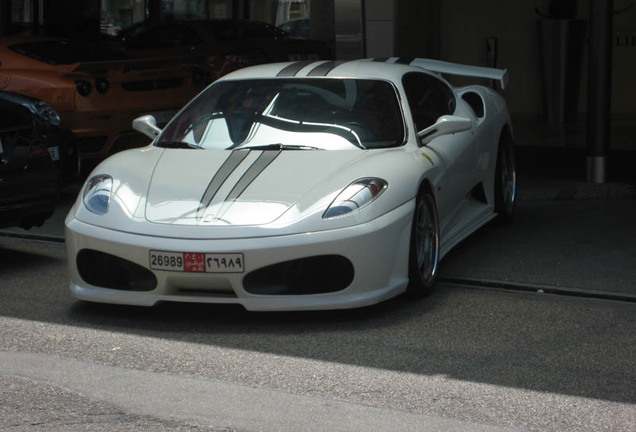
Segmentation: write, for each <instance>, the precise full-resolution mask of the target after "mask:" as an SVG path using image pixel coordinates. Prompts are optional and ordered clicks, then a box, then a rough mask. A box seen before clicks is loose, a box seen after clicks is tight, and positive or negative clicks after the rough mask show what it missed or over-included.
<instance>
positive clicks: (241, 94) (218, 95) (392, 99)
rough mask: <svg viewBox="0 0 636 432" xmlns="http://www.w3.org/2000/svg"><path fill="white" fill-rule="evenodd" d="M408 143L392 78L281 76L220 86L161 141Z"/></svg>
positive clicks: (343, 146) (308, 145)
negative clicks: (379, 79) (386, 79)
mask: <svg viewBox="0 0 636 432" xmlns="http://www.w3.org/2000/svg"><path fill="white" fill-rule="evenodd" d="M403 143H404V122H403V120H402V115H401V111H400V105H399V102H398V98H397V95H396V92H395V89H394V88H393V86H392V85H391V84H390V83H388V82H386V81H377V80H356V79H335V78H295V79H282V78H276V79H256V80H242V81H224V82H219V83H217V84H214V85H212V86H211V87H209V88H208V89H207V90H205V91H204V92H203V93H202V94H200V95H199V96H198V97H197V98H196V99H195V100H194V101H193V102H191V103H190V104H189V105H188V106H187V107H186V108H185V109H184V110H183V111H182V112H181V113H179V115H178V116H177V117H175V118H174V119H173V120H172V121H171V122H170V124H169V125H168V126H167V127H166V129H165V130H164V131H163V133H162V134H161V136H160V137H159V139H158V140H157V142H156V143H155V145H157V146H160V147H178V148H186V147H188V148H189V147H193V148H204V149H240V148H255V147H261V148H262V149H278V150H282V149H319V150H350V149H354V148H360V149H371V148H387V147H396V146H400V145H402V144H403Z"/></svg>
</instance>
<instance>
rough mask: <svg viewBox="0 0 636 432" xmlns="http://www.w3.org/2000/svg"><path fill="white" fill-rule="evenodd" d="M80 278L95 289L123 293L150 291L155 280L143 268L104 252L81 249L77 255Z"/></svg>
mask: <svg viewBox="0 0 636 432" xmlns="http://www.w3.org/2000/svg"><path fill="white" fill-rule="evenodd" d="M77 270H78V272H79V275H80V277H81V278H82V279H83V280H84V281H85V282H86V283H89V284H91V285H93V286H96V287H101V288H110V289H116V290H123V291H152V290H153V289H155V287H156V286H157V278H156V277H155V275H154V274H153V273H152V272H151V271H150V270H148V269H147V268H145V267H142V266H140V265H139V264H135V263H134V262H131V261H128V260H125V259H122V258H119V257H116V256H114V255H110V254H107V253H104V252H100V251H96V250H92V249H82V250H81V251H80V252H79V253H78V254H77Z"/></svg>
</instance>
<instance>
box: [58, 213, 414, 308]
mask: <svg viewBox="0 0 636 432" xmlns="http://www.w3.org/2000/svg"><path fill="white" fill-rule="evenodd" d="M413 207H414V203H413V202H409V203H406V204H404V205H402V206H400V207H399V208H397V209H395V210H393V211H391V212H389V213H387V214H385V215H383V216H381V217H380V218H378V219H375V220H373V221H371V222H368V223H365V224H361V225H356V226H352V227H348V228H343V229H337V230H332V231H318V232H308V233H302V234H295V235H285V236H269V237H259V238H236V239H230V240H191V239H178V238H165V237H162V238H160V237H151V236H144V235H137V234H131V233H126V232H120V231H113V230H109V229H104V228H100V227H96V226H92V225H88V224H86V223H83V222H80V221H78V220H76V219H74V218H72V217H71V216H69V217H68V218H67V221H66V248H67V255H68V263H69V273H70V278H71V280H70V290H71V293H72V295H73V296H75V297H76V298H78V299H81V300H87V301H95V302H104V303H117V304H128V305H139V306H152V305H155V304H156V303H158V302H164V301H169V302H196V303H233V304H240V305H243V306H244V307H245V308H246V309H248V310H260V311H268V310H319V309H344V308H354V307H362V306H367V305H371V304H374V303H378V302H380V301H383V300H386V299H388V298H391V297H394V296H396V295H398V294H400V293H402V292H404V291H405V289H406V286H407V284H408V252H409V241H410V231H411V221H412V213H413ZM83 250H94V251H99V252H103V253H107V254H110V255H114V256H116V257H120V258H122V259H125V260H127V261H130V262H132V263H135V264H136V265H138V266H140V267H143V268H145V269H146V270H147V271H150V272H152V274H154V276H155V278H156V281H157V283H156V287H155V288H154V289H152V290H150V291H128V290H121V289H110V288H103V287H98V286H94V285H90V284H88V283H87V282H86V281H84V280H83V279H82V278H81V277H80V271H79V270H78V260H77V257H78V254H79V253H80V251H83ZM153 250H161V251H175V252H192V253H240V254H242V256H243V257H244V263H245V269H244V272H243V273H186V272H174V271H164V270H151V269H150V264H149V255H150V251H153ZM329 255H338V256H342V257H345V258H346V259H347V260H349V261H350V262H351V264H352V265H353V269H354V274H353V279H352V281H351V283H350V284H349V285H348V286H347V287H346V288H344V289H341V290H338V291H335V292H328V293H322V294H282V295H280V294H250V293H249V292H248V291H247V290H246V288H245V284H244V279H245V277H246V276H247V275H249V274H252V273H253V272H254V271H255V270H258V269H263V268H265V267H267V266H271V265H275V264H278V263H282V262H288V261H293V260H297V259H299V258H305V257H319V256H329ZM325 271H329V269H328V268H326V269H325Z"/></svg>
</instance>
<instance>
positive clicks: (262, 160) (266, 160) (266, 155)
mask: <svg viewBox="0 0 636 432" xmlns="http://www.w3.org/2000/svg"><path fill="white" fill-rule="evenodd" d="M278 155H280V152H279V151H264V152H263V153H261V155H260V156H259V157H258V159H256V160H255V161H254V163H253V164H252V166H250V168H249V169H248V170H247V171H245V173H244V174H243V176H242V177H241V178H240V180H239V181H238V182H236V185H234V187H233V188H232V190H231V191H230V193H229V195H228V196H227V198H226V201H228V202H232V201H234V200H236V199H237V198H238V197H240V196H241V194H242V193H243V192H244V191H245V189H247V188H248V186H249V185H250V184H252V182H253V181H254V180H255V179H256V177H258V176H259V175H261V173H262V172H263V171H265V168H267V167H268V166H269V164H271V163H272V162H274V159H276V158H277V157H278Z"/></svg>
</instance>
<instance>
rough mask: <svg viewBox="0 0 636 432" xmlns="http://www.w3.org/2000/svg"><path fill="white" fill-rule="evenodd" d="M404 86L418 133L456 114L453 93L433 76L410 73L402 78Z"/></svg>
mask: <svg viewBox="0 0 636 432" xmlns="http://www.w3.org/2000/svg"><path fill="white" fill-rule="evenodd" d="M402 84H403V85H404V91H405V92H406V98H407V100H408V103H409V107H410V108H411V113H412V115H413V120H414V121H415V125H416V127H417V130H418V131H421V130H422V129H425V128H427V127H429V126H431V125H432V124H434V123H435V121H436V120H437V119H438V118H439V117H441V116H443V115H446V114H452V113H453V112H455V104H456V101H455V95H454V94H453V91H452V90H451V89H450V88H449V87H448V86H447V85H446V84H445V83H444V82H443V81H441V80H439V79H437V78H435V77H434V76H433V75H429V74H426V73H419V72H410V73H407V74H405V75H404V77H402Z"/></svg>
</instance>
